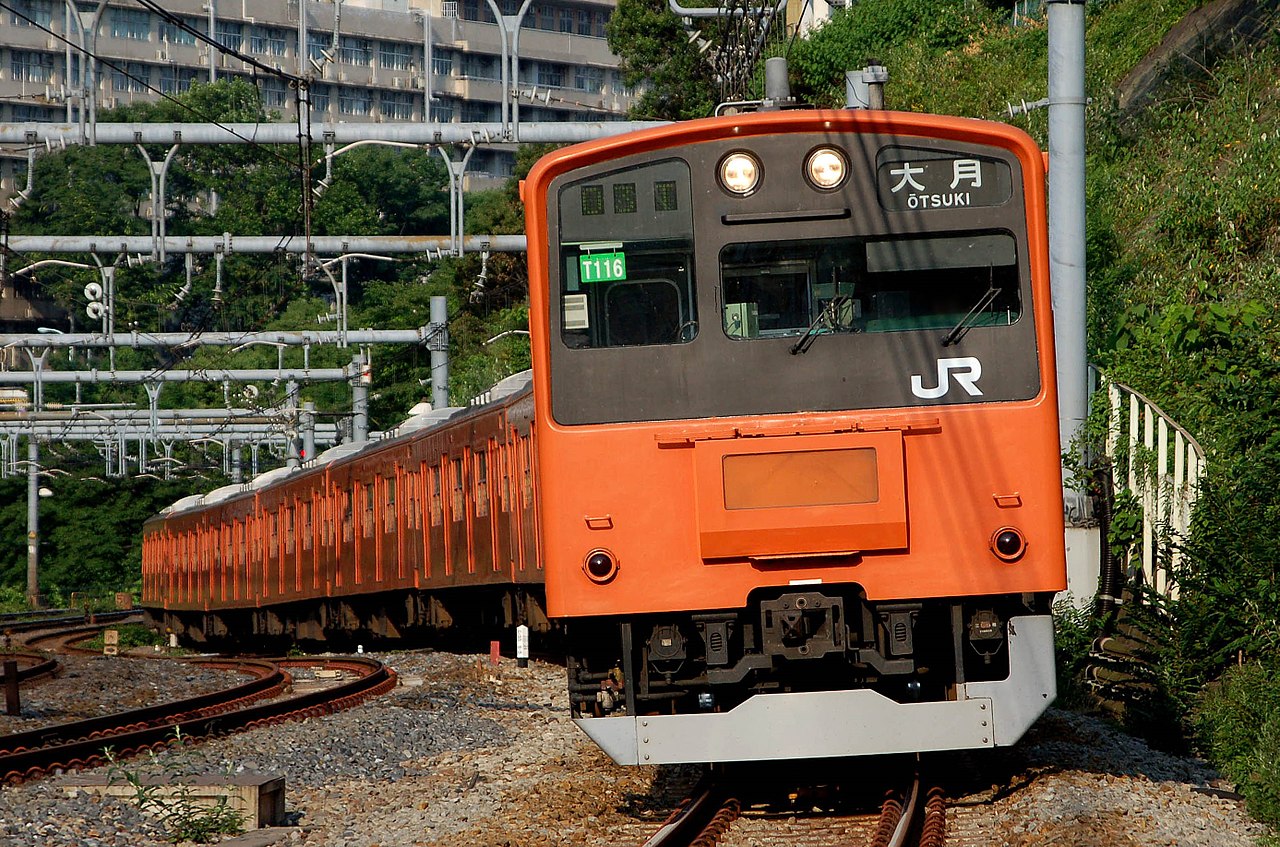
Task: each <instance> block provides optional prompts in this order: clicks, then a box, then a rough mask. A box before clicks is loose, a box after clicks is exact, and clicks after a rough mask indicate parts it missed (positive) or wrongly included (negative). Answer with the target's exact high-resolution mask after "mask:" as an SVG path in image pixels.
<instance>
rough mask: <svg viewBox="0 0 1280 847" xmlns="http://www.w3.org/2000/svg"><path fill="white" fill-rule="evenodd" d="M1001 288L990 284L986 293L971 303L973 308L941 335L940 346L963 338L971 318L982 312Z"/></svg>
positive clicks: (948, 345) (945, 345)
mask: <svg viewBox="0 0 1280 847" xmlns="http://www.w3.org/2000/svg"><path fill="white" fill-rule="evenodd" d="M1001 290H1002V289H1000V288H997V287H996V286H994V285H993V286H991V287H990V288H988V289H987V293H986V294H983V295H982V296H981V297H979V298H978V302H977V303H974V304H973V308H972V309H970V310H969V314H967V315H965V316H964V317H963V318H961V319H960V323H958V324H956V325H955V326H953V327H952V328H951V331H950V332H948V333H947V334H946V335H944V336H942V346H943V347H950V346H951V345H952V344H955V343H957V342H959V341H960V339H961V338H964V334H965V333H966V332H968V331H969V327H971V326H972V325H973V319H974V318H975V317H976V316H978V315H979V314H981V313H982V311H983V310H984V309H986V308H987V307H988V306H990V305H991V304H992V303H993V302H994V301H995V299H996V298H997V297H999V296H1000V292H1001Z"/></svg>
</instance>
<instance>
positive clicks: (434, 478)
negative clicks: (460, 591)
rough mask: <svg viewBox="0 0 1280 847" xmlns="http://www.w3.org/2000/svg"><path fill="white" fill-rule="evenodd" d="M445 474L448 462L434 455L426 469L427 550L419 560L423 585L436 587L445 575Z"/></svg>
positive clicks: (446, 533)
mask: <svg viewBox="0 0 1280 847" xmlns="http://www.w3.org/2000/svg"><path fill="white" fill-rule="evenodd" d="M448 473H449V459H448V457H447V456H441V455H439V454H437V455H436V456H435V457H434V461H430V462H428V463H427V465H426V476H427V518H428V523H429V524H430V526H429V527H428V530H427V549H426V555H425V556H424V557H423V558H424V561H423V575H424V576H425V577H426V582H427V583H428V584H431V583H439V582H440V580H441V579H442V578H443V577H444V575H445V574H446V573H448V572H449V550H448V543H447V538H448V532H447V531H446V528H445V489H446V488H447V482H446V480H447V479H448Z"/></svg>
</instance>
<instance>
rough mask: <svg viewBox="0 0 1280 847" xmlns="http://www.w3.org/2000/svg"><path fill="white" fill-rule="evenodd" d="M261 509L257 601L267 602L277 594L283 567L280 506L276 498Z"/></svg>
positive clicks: (259, 517) (259, 518)
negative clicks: (259, 577)
mask: <svg viewBox="0 0 1280 847" xmlns="http://www.w3.org/2000/svg"><path fill="white" fill-rule="evenodd" d="M272 500H273V502H271V503H270V504H267V505H265V506H264V507H263V510H262V511H261V512H260V513H259V516H258V526H259V532H260V533H261V542H260V543H261V545H262V547H263V551H262V583H261V585H260V586H259V589H258V590H259V595H258V596H259V600H261V601H262V602H264V603H265V602H267V600H268V599H270V598H271V596H272V595H274V594H277V593H279V592H278V588H277V585H278V577H277V574H278V573H279V572H280V571H281V569H282V568H283V567H284V565H283V563H282V562H281V561H280V504H279V502H278V501H276V498H275V497H273V498H272Z"/></svg>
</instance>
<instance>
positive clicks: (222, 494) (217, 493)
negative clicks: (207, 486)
mask: <svg viewBox="0 0 1280 847" xmlns="http://www.w3.org/2000/svg"><path fill="white" fill-rule="evenodd" d="M242 491H244V485H243V484H242V483H239V482H235V483H232V484H231V485H224V486H222V487H221V488H215V489H213V490H212V491H210V492H209V493H208V494H206V495H204V497H202V498H200V505H201V506H209V505H212V504H214V503H221V502H222V501H223V500H230V499H231V498H232V497H234V496H236V495H237V494H239V493H241V492H242Z"/></svg>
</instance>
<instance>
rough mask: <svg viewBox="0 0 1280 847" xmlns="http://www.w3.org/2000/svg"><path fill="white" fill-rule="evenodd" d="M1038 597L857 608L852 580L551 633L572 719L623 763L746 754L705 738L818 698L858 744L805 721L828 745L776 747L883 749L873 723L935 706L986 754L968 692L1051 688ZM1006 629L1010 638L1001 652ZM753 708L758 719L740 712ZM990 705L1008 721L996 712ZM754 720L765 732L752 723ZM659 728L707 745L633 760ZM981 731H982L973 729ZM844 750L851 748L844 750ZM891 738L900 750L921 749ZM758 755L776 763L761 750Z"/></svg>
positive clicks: (809, 705)
mask: <svg viewBox="0 0 1280 847" xmlns="http://www.w3.org/2000/svg"><path fill="white" fill-rule="evenodd" d="M1050 601H1051V595H1026V596H1022V595H1019V596H993V597H973V598H963V599H946V600H923V601H917V602H902V601H894V602H869V601H868V600H867V599H866V598H865V597H864V596H863V595H862V593H861V591H860V590H859V589H858V588H857V586H844V587H841V586H812V587H809V586H806V587H803V589H801V588H800V587H793V588H790V589H783V590H777V589H774V590H770V591H762V592H757V593H755V594H753V595H752V597H751V598H750V600H749V602H748V605H747V606H746V607H745V608H743V609H736V610H724V611H715V612H699V613H692V614H690V613H683V614H666V615H644V616H635V617H633V618H631V619H629V620H625V621H622V622H619V621H618V620H617V619H616V618H615V619H610V620H600V621H596V620H590V619H588V620H581V621H577V620H575V621H571V622H569V623H568V625H567V626H566V632H565V638H566V641H567V644H568V649H569V652H570V658H569V662H568V665H569V693H570V702H571V704H572V709H573V713H574V717H575V718H577V719H578V723H579V725H580V726H581V727H582V728H583V729H584V730H586V731H587V733H588V734H589V735H592V737H593V738H595V739H596V740H597V742H600V743H601V744H602V746H604V747H605V749H606V751H608V752H610V754H611V755H614V757H615V758H616V759H618V760H619V761H620V762H624V763H625V762H627V761H629V760H630V756H631V754H632V752H634V754H635V759H634V761H632V762H631V763H645V762H647V761H655V762H656V761H677V760H679V761H702V760H705V761H715V760H722V759H723V760H732V759H735V758H755V756H752V755H750V754H746V753H744V752H743V751H742V750H738V749H735V748H734V747H733V745H732V744H731V743H729V742H728V741H725V742H724V744H723V745H722V747H723V749H722V747H721V745H719V744H718V742H716V741H715V740H714V739H715V737H717V736H718V735H721V734H723V732H722V730H723V729H725V728H726V727H728V728H731V730H732V734H735V735H737V734H741V733H752V732H754V731H755V730H757V729H758V730H760V731H762V732H765V733H766V734H767V733H768V732H769V731H773V730H774V729H776V727H771V726H769V725H768V724H771V723H774V722H776V721H778V720H787V719H788V718H787V717H786V716H788V715H789V716H790V719H792V720H793V721H801V720H803V717H804V715H806V714H808V713H809V711H810V710H811V709H813V708H818V709H820V710H822V709H825V708H826V707H824V706H822V705H821V704H823V703H826V706H827V707H830V708H837V709H841V708H850V709H853V708H857V709H859V710H860V711H861V712H862V715H860V716H859V717H857V718H856V719H858V720H861V719H865V720H867V721H868V724H867V726H866V727H865V733H863V734H862V736H860V737H862V738H863V739H864V740H865V742H866V743H865V744H864V743H863V742H862V741H851V739H850V738H846V737H844V736H842V735H841V733H840V732H835V733H834V734H833V733H832V732H831V731H830V729H829V727H827V726H824V727H823V728H822V729H818V728H817V727H816V726H815V727H814V730H815V732H816V733H817V735H819V736H826V737H828V738H829V739H830V741H829V743H830V747H829V748H828V747H824V742H823V741H822V740H817V741H814V742H812V743H810V742H808V741H805V740H804V729H803V727H798V726H790V727H788V728H787V730H786V732H784V733H783V736H785V738H786V739H787V740H786V741H785V742H782V743H787V744H791V745H797V744H798V745H799V747H800V748H803V749H804V751H805V752H803V753H799V752H797V753H794V754H791V755H793V756H794V757H797V758H799V757H809V756H838V755H855V754H860V753H875V752H894V751H893V750H882V749H879V746H880V745H883V744H886V743H887V744H890V746H892V744H893V743H894V742H892V741H890V740H888V739H889V738H890V737H891V736H893V734H894V733H896V732H899V731H900V730H901V729H902V727H894V726H886V725H883V724H884V723H885V722H888V723H891V724H892V723H902V722H912V721H915V720H917V719H927V720H932V721H937V720H939V719H942V720H944V721H947V720H950V719H951V712H949V711H947V707H948V706H950V705H953V704H967V703H968V701H974V702H973V703H972V705H973V706H975V708H974V709H969V708H968V707H967V705H966V707H965V710H964V714H963V715H961V716H960V720H961V721H967V720H968V718H969V717H970V714H971V713H972V716H973V717H975V718H978V720H977V721H976V722H975V724H974V728H975V729H976V730H977V731H976V732H974V733H972V735H973V737H972V739H971V740H972V742H973V743H972V744H967V743H966V744H961V745H959V746H984V744H985V745H991V746H994V745H995V744H997V743H1003V742H1002V741H997V740H996V733H994V732H993V731H992V729H993V728H994V727H993V724H994V718H993V716H992V714H990V713H989V712H988V713H987V714H986V715H985V720H986V723H983V722H982V718H981V717H979V713H981V712H983V711H985V708H983V707H984V706H985V705H987V704H979V703H976V700H978V699H981V698H980V697H975V696H974V692H975V691H980V690H981V686H982V685H983V684H985V683H997V684H1001V685H1004V686H1005V688H1006V689H1007V688H1009V687H1010V686H1016V685H1019V684H1021V680H1020V679H1019V675H1024V676H1025V675H1026V674H1028V673H1030V674H1032V675H1033V676H1035V677H1036V680H1037V681H1038V682H1039V684H1038V685H1033V686H1032V688H1037V689H1041V688H1045V687H1046V685H1047V686H1048V687H1049V688H1052V674H1053V654H1052V625H1051V622H1050V618H1049V604H1050ZM1020 625H1022V627H1023V633H1022V635H1023V637H1022V638H1021V639H1020V642H1019V647H1018V649H1017V650H1016V651H1014V650H1011V647H1012V642H1013V641H1014V640H1015V639H1017V638H1018V636H1019V629H1018V628H1019V626H1020ZM1046 625H1048V628H1047V630H1046ZM1033 642H1034V643H1033ZM1015 654H1016V655H1015ZM1028 664H1030V665H1031V666H1033V667H1028ZM1046 667H1047V676H1048V680H1047V682H1045V680H1044V677H1045V668H1046ZM840 693H843V695H841V694H840ZM988 693H989V692H988ZM1053 693H1054V692H1053V691H1052V690H1049V691H1038V692H1037V693H1036V695H1035V696H1036V698H1037V699H1038V700H1043V701H1044V703H1043V705H1044V706H1047V705H1048V701H1050V700H1051V699H1052V696H1053ZM777 695H781V696H777ZM1042 695H1043V696H1042ZM984 696H985V695H984ZM1019 696H1020V695H1019ZM832 697H835V699H830V698H832ZM987 699H990V698H989V697H988V698H987ZM838 704H842V705H838ZM855 704H858V705H855ZM766 706H767V708H766ZM1032 706H1034V704H1032ZM739 707H744V708H739ZM912 707H919V708H914V709H913V708H912ZM761 708H765V713H761V714H760V715H759V716H757V717H752V716H751V712H752V711H753V710H758V709H761ZM1042 710H1043V706H1042V707H1041V708H1040V709H1039V710H1037V711H1036V713H1037V714H1038V713H1039V711H1042ZM1003 711H1004V712H1005V713H1006V714H1007V713H1009V709H1008V708H1007V707H1006V708H1005V709H1004V710H1003ZM877 714H880V715H881V718H876V717H874V716H875V715H877ZM730 715H733V716H734V717H733V718H732V719H729V717H728V716H730ZM944 715H945V717H944ZM819 717H820V718H821V723H823V724H831V723H832V718H833V715H832V714H829V713H820V715H819ZM611 718H613V719H618V720H611ZM624 718H625V719H631V720H632V721H633V722H634V724H635V727H636V738H635V739H634V744H633V740H632V739H631V737H630V732H629V731H628V730H626V729H624V728H620V726H619V723H618V721H619V720H621V719H624ZM851 719H855V718H852V717H851ZM757 720H762V721H764V722H765V723H766V725H764V726H759V727H754V723H755V722H756V721H757ZM837 721H838V719H837ZM663 726H666V727H667V728H668V730H672V732H671V733H670V737H672V738H677V737H682V736H684V735H685V734H689V735H690V740H694V741H695V742H696V739H699V738H704V739H705V738H711V739H712V740H711V741H708V742H706V743H705V744H704V747H703V749H704V752H705V753H706V754H707V755H706V756H704V757H697V756H694V757H693V758H685V757H686V756H688V755H691V754H689V753H687V752H677V751H672V755H674V756H677V757H679V758H663V759H655V758H652V756H653V755H654V754H653V753H650V755H645V752H646V748H645V745H646V744H649V743H650V742H651V738H650V736H655V735H661V734H662V730H661V727H663ZM677 726H679V729H678V730H676V729H675V728H676V727H677ZM698 727H700V728H701V729H698ZM981 727H991V728H988V729H987V731H986V733H985V735H983V734H982V732H981V729H980V728H981ZM618 733H621V736H620V737H621V738H623V739H625V742H624V743H623V744H622V748H619V747H618V744H617V743H615V744H614V749H610V746H609V743H608V736H610V735H617V734H618ZM870 733H876V734H879V735H880V736H881V737H880V738H871V737H870V736H869V735H868V734H870ZM886 733H887V734H886ZM1018 734H1019V735H1020V734H1021V733H1020V732H1019V733H1018ZM600 735H603V736H605V737H604V740H602V738H601V737H598V736H600ZM962 735H963V734H962ZM815 737H816V736H815ZM841 738H843V740H840V739H841ZM615 742H616V739H615ZM851 743H852V744H853V746H854V747H856V748H857V749H847V748H848V747H849V745H850V744H851ZM902 743H903V746H904V749H928V748H927V747H919V746H917V743H916V742H912V741H903V742H902ZM694 746H695V748H696V747H697V744H696V743H695V745H694ZM766 746H767V743H766ZM939 749H946V748H939ZM619 752H621V754H622V755H621V757H620V756H619V755H618V753H619ZM759 757H760V758H765V757H777V758H787V757H789V756H788V754H787V753H786V752H785V751H781V750H772V751H770V752H769V753H768V755H767V756H764V755H762V756H759Z"/></svg>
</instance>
